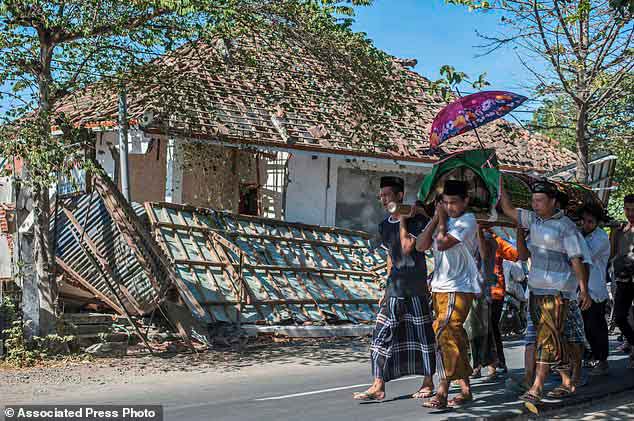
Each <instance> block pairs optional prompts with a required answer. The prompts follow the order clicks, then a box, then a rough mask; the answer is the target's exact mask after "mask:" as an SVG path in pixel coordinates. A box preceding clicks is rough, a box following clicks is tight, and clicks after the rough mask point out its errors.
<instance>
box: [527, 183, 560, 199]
mask: <svg viewBox="0 0 634 421" xmlns="http://www.w3.org/2000/svg"><path fill="white" fill-rule="evenodd" d="M531 193H544V194H547V195H548V196H550V197H551V198H557V199H560V200H561V197H560V191H559V190H558V189H557V186H555V185H554V184H553V183H551V182H548V181H538V182H536V183H535V184H533V185H532V186H531Z"/></svg>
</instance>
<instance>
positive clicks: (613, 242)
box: [610, 228, 619, 261]
mask: <svg viewBox="0 0 634 421" xmlns="http://www.w3.org/2000/svg"><path fill="white" fill-rule="evenodd" d="M618 230H619V229H618V228H613V229H611V230H610V261H612V259H614V256H616V233H617V231H618Z"/></svg>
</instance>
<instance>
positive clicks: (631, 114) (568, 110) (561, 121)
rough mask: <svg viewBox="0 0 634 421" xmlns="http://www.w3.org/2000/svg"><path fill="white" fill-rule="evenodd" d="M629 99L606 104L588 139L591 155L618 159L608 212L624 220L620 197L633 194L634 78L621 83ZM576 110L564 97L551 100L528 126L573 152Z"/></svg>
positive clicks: (594, 120) (589, 132) (590, 128)
mask: <svg viewBox="0 0 634 421" xmlns="http://www.w3.org/2000/svg"><path fill="white" fill-rule="evenodd" d="M624 87H625V89H626V90H627V91H628V92H629V95H626V96H623V97H621V98H619V99H618V100H616V101H612V102H610V103H608V104H607V106H606V109H605V110H603V112H602V113H601V114H600V115H599V116H597V118H594V119H592V120H590V124H589V128H588V138H589V139H590V143H589V146H590V153H591V154H592V153H602V152H608V153H612V154H614V155H616V156H617V165H616V170H615V174H614V184H615V185H616V187H617V189H616V190H615V191H613V192H612V193H611V194H610V203H609V204H608V211H609V213H610V215H611V216H612V217H614V218H616V219H621V220H622V219H623V218H624V214H623V197H624V196H625V195H627V194H634V179H633V178H632V174H634V154H632V147H633V146H634V76H630V77H628V78H627V79H626V80H625V82H624ZM574 113H575V106H574V104H572V103H571V101H570V99H569V98H568V97H566V96H564V95H559V96H555V97H551V98H549V99H548V100H546V101H545V102H544V104H543V105H542V106H541V107H540V108H539V109H538V110H537V111H536V112H535V114H534V116H533V121H532V123H531V125H532V128H533V129H534V130H537V131H539V132H540V133H542V134H544V135H546V136H549V137H551V138H552V139H555V140H557V141H558V142H560V144H561V145H562V146H564V147H566V148H568V149H570V150H572V151H575V150H576V149H575V148H576V143H575V132H574Z"/></svg>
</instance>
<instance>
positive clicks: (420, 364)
mask: <svg viewBox="0 0 634 421" xmlns="http://www.w3.org/2000/svg"><path fill="white" fill-rule="evenodd" d="M501 190H502V191H501V200H500V205H501V209H502V211H503V212H504V214H505V215H506V216H507V217H508V218H510V220H511V221H512V222H513V223H514V224H516V225H517V229H516V232H515V235H513V236H509V237H507V238H503V237H504V235H500V232H499V230H497V231H496V230H494V229H492V227H491V226H489V225H487V223H479V222H478V220H477V219H476V217H475V215H474V214H473V213H472V212H470V211H469V208H468V207H469V197H468V194H467V193H468V185H467V184H466V183H465V182H462V181H458V180H447V181H445V183H444V187H443V191H442V200H440V201H439V202H438V204H437V205H436V208H435V212H434V214H433V217H432V218H431V220H430V219H428V218H427V217H426V216H425V215H424V212H422V208H420V207H418V206H413V207H412V208H411V211H410V212H409V213H407V214H405V213H399V209H402V208H403V207H393V206H389V205H390V204H391V203H393V202H394V203H398V204H400V203H402V201H403V196H404V181H403V180H402V179H401V178H398V177H383V178H382V179H381V184H380V193H379V199H380V200H381V203H382V205H383V206H384V208H385V209H386V210H387V209H388V208H389V209H396V210H395V211H394V213H392V214H389V215H388V216H387V218H386V219H385V220H384V221H382V222H381V223H380V224H379V234H380V236H381V241H382V244H383V245H384V246H385V247H386V248H387V249H388V280H387V284H386V288H385V291H384V295H383V297H382V298H381V299H380V302H379V304H380V307H379V308H380V309H379V312H378V314H377V319H376V326H375V329H374V333H373V338H372V344H371V346H370V355H371V365H372V375H373V377H374V382H373V384H372V385H371V386H370V388H368V389H367V390H366V391H364V392H359V393H355V394H354V396H353V397H354V399H357V400H382V399H384V398H385V386H386V383H387V382H389V381H390V380H393V379H396V378H398V377H401V376H409V375H420V376H423V381H422V385H421V387H420V389H419V390H418V391H417V392H416V393H414V394H413V397H415V398H421V399H425V400H424V402H423V406H425V407H428V408H435V409H442V408H445V407H447V406H460V405H463V404H465V403H467V402H470V401H472V400H473V394H472V391H471V384H470V380H471V379H473V378H478V377H482V376H486V377H487V378H488V379H490V380H494V379H496V378H497V377H498V375H499V371H500V370H501V371H502V372H504V373H506V372H507V367H506V360H505V356H504V346H503V342H502V334H501V332H500V317H501V315H502V309H503V307H504V300H505V296H506V295H508V294H511V295H518V292H517V288H515V292H514V293H512V292H511V289H513V288H511V285H510V282H511V281H512V280H511V274H512V272H511V271H510V268H512V266H509V264H511V265H512V263H511V262H528V264H527V265H526V266H527V267H530V269H529V270H528V276H527V285H526V288H520V289H519V290H520V292H519V294H525V297H526V298H525V299H526V301H527V302H528V317H527V326H526V329H525V332H524V342H525V355H524V361H525V371H524V376H523V377H522V378H517V379H513V378H509V379H507V380H506V385H507V387H508V388H509V389H510V390H514V391H516V392H517V393H518V395H519V399H520V400H522V401H524V402H526V403H527V405H529V407H530V405H533V406H536V405H538V404H539V403H540V402H541V400H542V397H543V396H544V384H545V382H546V380H547V378H548V376H549V374H550V373H551V371H554V372H556V373H557V374H558V375H559V377H560V378H561V383H560V384H559V385H558V386H557V387H555V388H554V389H552V390H550V391H549V392H548V394H547V395H548V396H549V397H555V398H565V397H567V396H570V395H573V394H574V393H576V391H577V388H579V387H580V386H582V382H583V378H582V376H581V373H582V363H583V361H584V359H585V360H586V361H592V364H591V370H590V373H589V374H590V376H603V375H608V374H609V364H608V354H609V340H608V335H609V326H608V322H607V320H606V303H607V302H608V299H609V296H610V294H609V291H608V286H607V284H608V280H611V281H612V285H616V288H615V291H614V293H613V303H614V304H613V311H612V315H613V320H614V322H615V324H616V326H618V328H619V329H620V331H621V332H622V335H623V337H624V341H626V342H627V343H629V344H634V331H633V330H632V326H631V325H630V322H629V321H628V315H629V314H630V311H631V308H632V302H633V300H634V281H633V278H634V196H626V197H625V199H624V204H623V205H624V210H625V215H626V219H627V222H626V223H625V224H622V225H621V226H619V227H615V228H613V229H612V230H611V235H610V236H608V234H607V233H606V232H605V231H604V230H603V229H602V228H601V227H600V225H601V223H602V221H603V218H604V213H603V209H601V208H600V207H593V206H585V207H584V208H583V209H581V211H580V212H579V214H578V215H575V217H577V218H576V219H577V220H578V221H577V223H575V222H573V220H572V219H571V218H570V217H569V216H568V215H565V214H564V212H563V211H562V209H563V208H564V207H565V206H564V204H563V202H564V201H565V197H563V196H562V194H561V193H560V192H559V190H558V189H557V188H556V186H555V185H554V184H552V183H550V182H548V181H541V182H538V183H535V184H534V185H533V186H532V209H531V210H527V209H517V208H515V207H514V206H513V204H512V202H511V200H510V199H509V197H508V195H507V193H506V192H505V191H504V188H503V187H502V189H501ZM511 237H514V238H511ZM429 250H431V253H432V255H433V263H434V270H433V273H432V274H431V276H430V277H429V278H428V272H427V262H426V258H425V252H427V251H429ZM608 273H609V274H610V276H609V277H608ZM630 349H631V348H630ZM628 367H629V368H634V350H631V351H630V356H629V363H628ZM483 370H485V373H483ZM434 375H437V376H438V379H439V381H438V382H437V384H436V385H435V384H434V381H433V376H434ZM451 382H456V383H457V384H458V385H459V387H460V392H459V393H458V394H456V395H455V396H453V398H451V399H449V386H450V383H451Z"/></svg>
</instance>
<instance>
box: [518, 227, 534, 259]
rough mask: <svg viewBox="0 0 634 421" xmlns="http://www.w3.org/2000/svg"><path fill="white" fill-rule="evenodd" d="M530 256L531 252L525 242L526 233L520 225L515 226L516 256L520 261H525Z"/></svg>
mask: <svg viewBox="0 0 634 421" xmlns="http://www.w3.org/2000/svg"><path fill="white" fill-rule="evenodd" d="M530 257H531V252H530V251H529V250H528V244H526V235H525V234H524V229H523V228H522V227H517V258H518V260H521V261H522V262H525V261H527V260H528V259H529V258H530Z"/></svg>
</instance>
